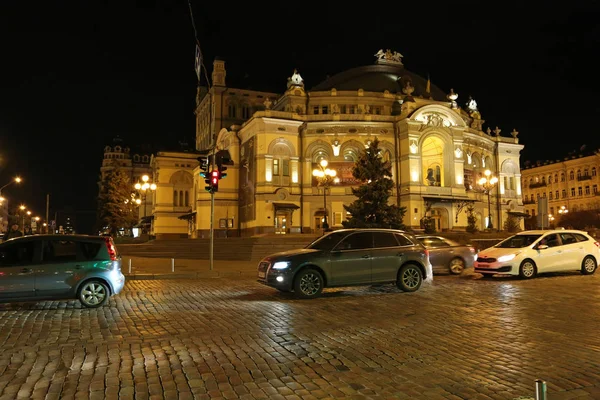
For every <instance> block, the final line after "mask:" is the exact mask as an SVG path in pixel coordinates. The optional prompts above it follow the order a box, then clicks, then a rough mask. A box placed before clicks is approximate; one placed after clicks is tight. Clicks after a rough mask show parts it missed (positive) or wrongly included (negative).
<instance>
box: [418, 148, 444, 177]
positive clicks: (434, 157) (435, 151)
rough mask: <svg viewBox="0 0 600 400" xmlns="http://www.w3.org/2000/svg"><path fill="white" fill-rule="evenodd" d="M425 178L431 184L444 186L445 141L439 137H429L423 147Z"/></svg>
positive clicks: (422, 157)
mask: <svg viewBox="0 0 600 400" xmlns="http://www.w3.org/2000/svg"><path fill="white" fill-rule="evenodd" d="M421 155H422V156H421V159H422V163H423V164H422V165H423V180H424V182H423V183H425V184H426V185H429V186H443V179H444V170H443V168H442V166H443V165H444V142H442V140H441V139H439V138H437V137H428V138H427V139H425V140H424V141H423V145H422V147H421Z"/></svg>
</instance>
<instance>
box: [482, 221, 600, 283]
mask: <svg viewBox="0 0 600 400" xmlns="http://www.w3.org/2000/svg"><path fill="white" fill-rule="evenodd" d="M599 257H600V243H598V242H597V241H596V239H594V238H593V237H591V236H590V235H588V234H587V233H586V232H583V231H579V230H563V229H560V230H547V231H546V230H533V231H524V232H520V233H518V234H516V235H513V236H511V237H509V238H507V239H505V240H503V241H501V242H500V243H498V244H497V245H495V246H493V247H490V248H487V249H485V250H482V251H480V252H479V254H478V255H477V259H476V260H475V266H474V269H475V272H479V273H481V274H483V276H484V277H489V276H492V275H495V274H502V275H518V276H520V277H521V278H524V279H528V278H533V277H535V276H536V275H538V274H543V273H546V272H560V271H581V273H582V274H584V275H590V274H593V273H594V272H596V268H597V266H598V259H599Z"/></svg>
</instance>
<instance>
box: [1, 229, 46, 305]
mask: <svg viewBox="0 0 600 400" xmlns="http://www.w3.org/2000/svg"><path fill="white" fill-rule="evenodd" d="M38 243H39V241H35V240H18V241H16V242H13V243H5V244H3V245H2V246H0V299H19V298H31V297H34V296H35V278H36V277H35V270H34V269H33V266H34V265H33V264H34V263H35V256H36V255H38V253H39V252H38V251H37V248H36V247H37V244H38Z"/></svg>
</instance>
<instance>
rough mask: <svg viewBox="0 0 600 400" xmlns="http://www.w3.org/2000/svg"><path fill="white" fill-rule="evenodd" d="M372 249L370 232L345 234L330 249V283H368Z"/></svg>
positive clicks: (369, 281) (341, 284)
mask: <svg viewBox="0 0 600 400" xmlns="http://www.w3.org/2000/svg"><path fill="white" fill-rule="evenodd" d="M372 249H373V234H372V233H371V232H355V233H352V234H350V235H348V236H346V237H345V238H344V239H343V240H342V241H341V242H340V243H339V244H338V245H337V246H336V247H335V248H334V249H333V250H332V251H331V261H330V264H329V265H330V271H331V285H332V286H334V285H335V286H344V285H356V284H366V285H368V284H370V283H371V251H372Z"/></svg>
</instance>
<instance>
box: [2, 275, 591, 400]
mask: <svg viewBox="0 0 600 400" xmlns="http://www.w3.org/2000/svg"><path fill="white" fill-rule="evenodd" d="M599 332H600V274H596V275H594V276H581V275H579V274H565V275H559V276H552V277H543V278H537V279H534V280H530V281H521V280H516V279H512V278H499V279H492V280H481V279H474V278H473V277H469V278H459V277H455V276H440V277H436V278H435V280H434V283H433V284H431V285H428V286H424V287H423V288H422V289H421V290H420V291H418V292H415V293H402V292H399V291H397V290H396V289H395V288H393V287H392V286H379V287H362V288H344V289H339V290H327V291H326V292H325V293H324V296H323V297H321V298H319V299H314V300H297V299H294V298H293V297H292V296H291V295H289V294H283V293H279V292H277V291H276V290H274V289H271V288H268V287H265V286H262V285H260V284H259V283H257V282H255V281H254V280H253V279H252V278H243V279H235V280H234V279H226V278H213V279H198V280H153V281H150V280H148V281H144V280H137V281H133V280H132V281H128V282H127V285H126V288H125V290H124V291H123V292H122V293H121V294H120V295H118V296H116V297H113V298H112V299H111V300H110V303H109V304H108V305H107V306H105V307H103V308H100V309H92V310H90V309H82V308H81V306H80V305H79V303H78V302H76V301H68V302H39V303H13V304H0V346H1V347H0V349H1V350H2V351H1V353H0V399H15V398H31V399H44V398H46V399H59V398H60V399H73V398H75V399H87V398H90V399H105V398H106V399H117V398H119V399H148V398H150V399H163V398H164V399H192V398H195V399H208V398H213V399H214V398H223V399H233V398H241V399H261V398H264V399H267V398H268V399H324V398H331V399H338V398H348V399H392V398H394V399H395V398H398V399H434V400H435V399H478V400H479V399H515V398H519V397H521V398H533V397H534V381H535V379H537V378H540V379H544V380H545V381H546V382H547V385H548V399H549V400H566V399H600V340H599V337H600V335H599Z"/></svg>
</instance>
